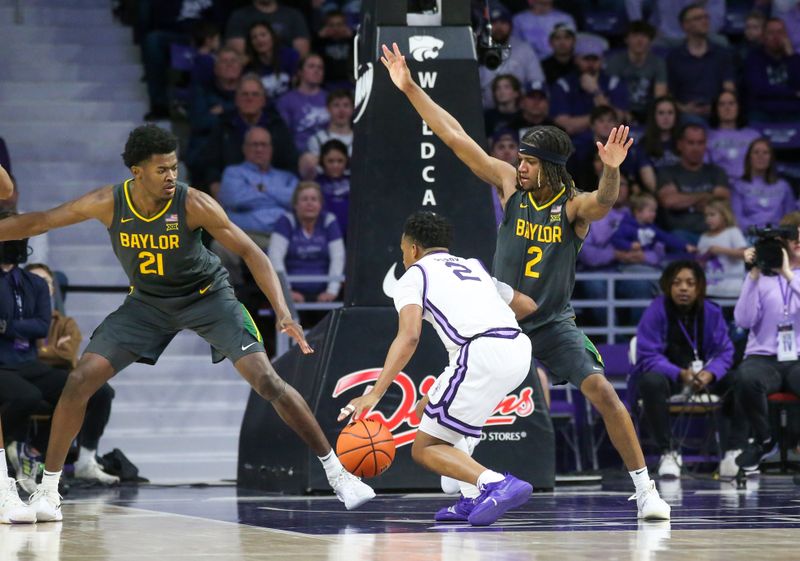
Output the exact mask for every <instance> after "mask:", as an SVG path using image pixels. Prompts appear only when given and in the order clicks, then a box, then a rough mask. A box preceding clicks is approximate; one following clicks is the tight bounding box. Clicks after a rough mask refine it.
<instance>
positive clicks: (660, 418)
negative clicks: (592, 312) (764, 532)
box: [631, 261, 739, 477]
mask: <svg viewBox="0 0 800 561" xmlns="http://www.w3.org/2000/svg"><path fill="white" fill-rule="evenodd" d="M660 285H661V290H662V292H663V295H661V296H658V297H657V298H656V299H655V300H653V302H652V303H651V304H650V306H649V307H648V308H647V309H646V310H645V312H644V315H643V316H642V320H641V321H640V322H639V326H638V327H637V329H636V365H635V366H634V371H633V374H632V380H631V381H632V385H634V386H635V388H636V390H638V395H639V396H640V397H641V399H642V411H643V413H644V417H645V419H646V421H647V425H648V428H649V430H650V434H651V436H652V437H653V438H654V439H655V441H656V445H657V446H658V448H659V452H660V453H661V460H660V462H659V466H658V475H659V476H661V477H680V474H681V465H682V464H683V460H682V458H681V453H680V450H679V449H678V447H677V445H678V443H677V442H675V441H674V439H673V435H672V431H671V430H670V423H669V398H670V396H672V395H676V394H681V393H683V395H684V396H685V397H686V398H688V397H689V396H691V395H692V394H695V393H705V392H707V391H710V392H712V393H714V394H716V395H724V394H725V393H726V392H727V390H728V389H729V388H730V387H731V386H732V385H733V376H727V374H728V369H729V368H730V367H731V364H732V363H733V344H732V343H731V340H730V337H728V326H727V323H726V321H725V318H724V317H723V315H722V310H721V309H720V307H719V306H718V305H716V304H714V303H713V302H711V301H709V300H707V299H706V293H705V292H706V279H705V274H704V273H703V269H702V268H701V267H700V265H699V264H698V263H696V262H695V261H673V262H672V263H670V264H669V265H667V267H666V268H665V269H664V272H663V274H662V275H661V280H660ZM735 417H736V416H734V418H735ZM737 436H738V435H737ZM738 444H739V442H738V441H735V442H734V441H732V442H730V443H729V445H728V449H730V448H731V447H732V446H736V445H738ZM734 474H735V470H734Z"/></svg>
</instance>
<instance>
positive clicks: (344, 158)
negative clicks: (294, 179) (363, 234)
mask: <svg viewBox="0 0 800 561" xmlns="http://www.w3.org/2000/svg"><path fill="white" fill-rule="evenodd" d="M320 163H321V164H322V173H320V174H319V175H317V179H316V181H317V183H318V184H319V186H320V189H321V190H322V197H323V199H324V202H325V210H327V211H328V212H330V213H332V214H333V215H334V216H335V217H336V221H337V222H338V223H339V227H340V228H341V230H342V237H344V238H346V237H347V223H348V220H347V215H348V211H349V209H350V170H349V167H350V156H349V154H348V148H347V146H346V145H345V144H344V143H343V142H342V141H341V140H338V139H336V138H333V139H331V140H328V141H327V142H326V143H325V144H323V145H322V148H321V152H320Z"/></svg>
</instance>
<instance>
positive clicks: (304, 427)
mask: <svg viewBox="0 0 800 561" xmlns="http://www.w3.org/2000/svg"><path fill="white" fill-rule="evenodd" d="M176 148H177V140H176V138H175V137H174V136H173V135H172V134H170V133H169V132H167V131H165V130H163V129H160V128H158V127H156V126H154V125H147V126H142V127H138V128H136V129H134V130H133V132H131V134H130V136H129V138H128V141H127V143H126V145H125V152H124V153H123V155H122V157H123V160H124V162H125V165H126V166H127V167H128V168H129V169H130V170H131V173H132V175H133V178H132V179H129V180H127V181H125V182H124V183H120V184H118V185H113V186H106V187H101V188H100V189H97V190H95V191H92V192H90V193H88V194H86V195H84V196H82V197H80V198H78V199H75V200H73V201H70V202H68V203H65V204H63V205H61V206H59V207H56V208H54V209H51V210H48V211H44V212H31V213H27V214H20V215H17V216H13V217H11V218H7V219H5V220H2V221H0V241H5V240H16V239H22V238H27V237H30V236H35V235H38V234H42V233H44V232H47V231H49V230H55V229H56V228H62V227H64V226H69V225H71V224H76V223H78V222H83V221H85V220H89V219H92V218H93V219H95V220H99V221H100V222H102V223H103V224H104V225H105V226H106V228H108V232H109V235H110V236H111V244H112V246H113V247H114V252H115V253H116V255H117V257H118V259H119V261H120V264H121V265H122V267H123V268H124V269H125V272H126V274H127V275H128V278H129V279H130V284H131V288H130V293H129V294H128V297H127V298H126V299H125V301H124V302H123V304H122V306H120V308H119V309H118V310H116V311H115V312H113V313H112V314H110V315H109V316H108V317H107V318H106V319H105V320H104V321H103V323H102V324H101V325H100V326H99V327H98V328H97V329H96V330H95V332H94V333H93V334H92V340H91V342H90V343H89V345H88V347H87V348H86V350H85V352H84V354H83V356H82V357H81V359H80V361H79V362H78V365H77V366H76V367H75V369H74V370H73V371H72V372H70V374H69V378H68V380H67V384H66V386H65V387H64V391H63V392H62V394H61V398H60V399H59V401H58V405H57V406H56V409H55V412H54V414H53V421H52V429H51V433H50V443H49V445H48V448H47V457H46V459H45V472H44V476H43V478H42V483H41V485H40V486H39V488H38V489H37V491H36V492H35V493H34V494H33V495H32V496H31V500H30V504H31V506H32V507H33V508H34V509H35V510H36V517H37V520H38V521H39V522H45V521H58V520H61V519H62V515H61V497H60V496H59V495H58V480H59V477H60V475H61V469H62V467H63V465H64V460H65V458H66V455H67V451H68V450H69V446H70V443H71V442H72V440H73V439H74V438H75V436H76V435H77V433H78V430H79V429H80V427H81V424H82V422H83V417H84V413H85V410H86V403H87V401H88V400H89V398H90V397H91V396H92V395H93V394H94V393H95V391H97V389H98V388H100V387H101V386H102V385H103V384H104V383H105V382H106V381H108V380H109V379H110V378H111V377H112V376H114V375H115V374H116V373H117V372H119V371H120V370H122V369H123V368H125V367H126V366H127V365H129V364H131V363H132V362H134V361H141V362H146V363H149V364H155V362H156V360H158V357H159V355H160V354H161V353H162V351H163V350H164V349H165V348H166V346H167V345H168V344H169V342H170V341H171V340H172V338H173V337H174V336H175V335H176V334H177V333H178V332H179V331H181V330H182V329H190V330H192V331H195V332H196V333H197V334H198V335H200V336H201V337H203V338H204V339H205V340H206V341H208V342H209V343H210V344H211V346H212V349H213V352H214V356H215V357H216V359H219V360H221V359H222V358H223V357H227V358H229V359H230V360H231V361H232V362H233V364H234V366H235V367H236V369H237V370H238V371H239V373H240V374H241V375H242V377H243V378H244V379H245V380H247V381H248V382H249V383H250V385H251V386H252V387H253V389H254V390H255V391H256V392H258V394H259V395H260V396H261V397H263V398H264V399H265V400H267V401H269V402H270V403H272V405H273V407H275V409H276V411H277V412H278V414H279V415H280V417H281V419H283V420H284V421H285V422H286V423H287V424H288V425H289V426H290V427H291V428H292V429H293V430H294V431H295V432H296V433H297V434H298V435H299V436H300V438H302V439H303V441H304V442H305V443H306V444H307V445H308V446H309V448H311V450H313V451H314V453H315V454H316V455H317V456H318V457H319V458H320V461H321V462H322V466H323V468H324V469H325V473H326V475H327V476H328V481H329V482H330V484H331V486H332V487H333V489H334V491H335V492H336V494H337V496H338V497H339V499H340V500H341V501H342V502H344V503H345V506H346V507H347V508H348V509H352V508H356V507H358V506H360V505H361V504H363V503H365V502H366V501H368V500H369V499H371V498H373V497H374V496H375V492H374V491H373V490H372V489H371V488H370V487H369V486H367V485H366V484H364V483H362V482H361V481H360V480H359V479H358V478H356V477H354V476H352V475H350V474H349V473H348V472H347V471H346V470H345V469H344V468H343V467H342V465H341V463H340V462H339V459H338V458H337V457H336V454H334V452H333V450H332V448H331V445H330V443H329V442H328V440H327V439H326V438H325V435H324V434H323V432H322V429H321V428H320V426H319V424H318V423H317V421H316V419H315V418H314V416H313V415H312V413H311V410H310V409H309V408H308V405H307V404H306V402H305V401H304V400H303V398H302V397H301V396H300V394H299V393H297V391H296V390H295V389H294V388H292V387H291V386H289V385H288V384H287V383H286V382H285V381H284V380H282V379H281V378H280V376H278V374H277V373H276V372H275V370H274V369H273V367H272V365H271V364H270V362H269V360H268V359H267V354H266V352H265V351H264V345H263V343H262V339H261V334H260V333H259V332H258V329H257V328H256V327H255V324H254V323H253V321H252V318H251V317H250V314H249V313H248V312H247V310H246V309H245V308H244V306H242V305H241V304H240V303H239V302H238V301H237V299H236V297H235V295H234V293H233V289H232V288H231V285H230V284H229V283H228V273H227V272H226V271H225V269H224V268H223V267H222V266H221V265H220V261H219V259H218V258H217V257H216V256H215V255H214V254H212V253H210V252H209V251H208V250H207V249H206V248H205V247H204V246H203V244H202V243H201V241H200V237H201V233H202V230H206V231H207V232H208V233H209V234H211V235H212V236H213V237H214V238H215V239H216V240H217V242H219V243H220V244H222V246H224V247H225V248H226V249H228V250H230V251H231V252H233V253H235V254H236V255H239V256H240V257H241V258H242V259H243V261H244V262H245V263H246V264H247V266H248V268H249V269H250V272H251V273H252V274H253V278H254V279H255V280H256V283H257V284H258V286H259V288H260V289H261V290H262V292H263V293H264V294H265V295H266V297H267V299H269V301H270V303H271V304H272V307H273V309H274V310H275V313H276V315H277V317H278V325H279V327H280V328H281V330H282V331H284V332H285V333H287V334H288V335H289V336H291V337H292V338H293V339H294V340H295V341H296V342H297V343H298V345H299V346H300V349H301V350H302V351H303V352H304V353H311V352H313V351H312V349H311V347H310V346H309V345H308V343H307V342H306V340H305V337H304V335H303V330H302V328H301V327H300V325H298V324H297V323H295V322H294V321H293V320H292V318H291V316H290V314H289V310H288V308H287V306H286V301H285V300H284V297H283V294H282V292H281V288H280V282H279V280H278V277H277V276H276V274H275V271H274V269H273V268H272V265H271V264H270V262H269V259H267V257H266V255H265V254H264V252H263V251H262V250H261V249H260V248H259V247H258V246H257V245H256V244H255V243H253V241H252V240H251V239H250V238H249V237H247V235H246V234H245V233H244V232H242V231H241V230H240V229H239V228H238V227H237V226H235V225H234V224H233V223H232V222H231V221H230V220H229V219H228V217H227V216H226V215H225V212H224V211H223V210H222V207H220V206H219V204H217V202H216V201H214V199H212V198H211V197H210V196H208V195H206V194H205V193H202V192H200V191H197V190H195V189H192V188H190V187H188V186H187V185H185V184H183V183H179V182H178V181H177V170H178V158H177V156H176V154H175V150H176ZM198 414H202V409H201V410H198Z"/></svg>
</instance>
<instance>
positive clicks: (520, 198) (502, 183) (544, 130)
mask: <svg viewBox="0 0 800 561" xmlns="http://www.w3.org/2000/svg"><path fill="white" fill-rule="evenodd" d="M383 55H384V56H383V58H382V59H381V60H382V62H383V64H384V66H386V68H387V69H388V70H389V74H390V76H391V79H392V81H393V82H394V84H395V85H396V86H397V87H398V89H400V90H401V91H402V92H403V93H404V94H405V95H406V97H407V98H408V100H409V101H410V102H411V104H412V105H413V106H414V109H416V110H417V112H418V113H419V115H420V116H421V117H422V119H423V120H424V121H425V122H426V123H427V124H428V126H429V127H430V128H431V130H432V131H433V132H434V133H435V134H436V135H437V136H438V137H439V138H440V139H441V140H442V141H443V142H444V143H445V144H446V145H447V146H448V147H449V148H450V149H451V150H453V152H455V154H456V156H458V158H459V159H460V160H461V161H462V162H464V163H465V164H466V165H467V166H469V168H470V169H471V170H472V172H473V173H475V175H477V176H478V177H480V178H481V179H483V180H484V181H486V182H487V183H489V184H491V185H493V186H494V187H495V188H496V189H497V193H498V195H499V197H500V202H501V203H502V205H503V208H504V211H505V215H504V217H503V222H502V224H501V225H500V229H499V232H498V235H497V248H496V250H495V258H494V275H495V276H496V277H497V278H498V279H499V280H501V281H503V282H505V283H507V284H510V285H511V286H512V287H513V288H515V289H517V290H519V291H520V292H522V293H523V294H526V295H528V296H530V297H531V298H533V299H534V301H536V303H537V305H538V307H539V308H538V310H537V311H536V312H535V313H534V314H533V315H532V316H530V317H529V318H526V319H525V320H523V321H522V322H521V323H520V325H521V326H522V327H523V329H524V330H525V333H526V334H527V335H528V336H529V337H530V338H531V343H532V347H533V355H534V357H536V359H537V360H538V361H540V362H541V363H542V364H543V365H544V366H545V367H546V368H547V369H548V370H549V372H550V374H551V376H552V377H553V378H554V379H555V380H556V381H557V382H566V381H569V382H572V383H573V384H574V385H575V386H577V387H578V388H580V390H581V392H582V393H583V394H584V395H585V396H586V397H587V399H589V400H590V401H591V402H592V404H593V405H594V406H595V407H596V408H597V410H598V411H599V412H600V414H601V415H602V417H603V421H604V422H605V425H606V430H607V431H608V434H609V436H610V438H611V442H612V443H613V444H614V446H615V448H616V449H617V451H618V452H619V453H620V455H621V456H622V460H623V462H624V463H625V466H626V467H627V469H628V471H629V473H630V474H631V478H632V479H633V482H634V484H635V486H636V494H635V495H634V496H635V497H636V501H637V506H638V511H639V517H640V518H645V519H668V518H669V516H670V508H669V505H667V504H666V503H665V502H664V501H663V500H662V499H661V497H659V496H658V491H657V490H656V488H655V483H654V482H653V481H651V480H650V476H649V474H648V472H647V466H646V465H645V462H644V455H643V454H642V448H641V446H640V445H639V441H638V439H637V437H636V432H635V431H634V428H633V423H632V422H631V418H630V415H629V414H628V411H627V410H626V409H625V406H624V405H623V404H622V402H621V401H620V399H619V396H618V395H617V392H616V391H614V388H613V387H612V386H611V384H610V383H609V382H608V380H607V379H606V377H605V376H604V374H603V366H602V360H601V358H600V356H599V354H598V353H597V350H596V349H595V348H594V346H593V345H592V344H591V343H590V342H589V340H588V339H587V338H586V336H585V335H584V334H583V332H582V331H580V330H579V329H578V328H577V327H576V326H575V321H574V317H573V312H572V307H571V306H570V304H569V298H570V296H571V295H572V288H573V284H574V280H575V260H576V257H577V254H578V251H580V248H581V244H582V243H583V240H584V238H585V237H586V234H587V233H588V232H589V225H590V224H591V223H592V222H593V221H595V220H599V219H600V218H602V217H604V216H605V215H606V214H608V211H609V210H611V208H612V207H613V206H614V202H615V201H616V200H617V194H618V192H619V173H620V172H619V166H620V164H622V162H623V161H624V160H625V157H626V155H627V153H628V149H629V148H630V147H631V145H632V143H633V139H629V138H628V132H629V129H628V127H624V126H620V127H615V128H614V129H613V130H612V131H611V134H610V136H609V138H608V141H607V142H606V143H605V144H602V143H600V142H598V143H597V150H598V152H599V155H600V159H601V160H602V162H603V175H602V177H601V179H600V185H599V186H598V189H597V191H595V192H593V193H582V192H579V191H577V190H576V189H575V187H574V183H573V181H572V178H571V177H570V176H569V173H567V171H566V168H565V164H566V162H567V159H568V158H569V156H570V155H571V154H572V152H573V151H574V148H573V146H572V142H571V141H570V139H569V136H567V134H566V133H565V132H564V131H562V130H561V129H558V128H556V127H534V128H533V129H532V130H531V131H529V132H528V133H526V134H525V136H524V137H523V138H522V142H521V144H520V151H519V165H518V166H517V167H516V168H515V167H514V166H512V165H510V164H508V163H506V162H503V161H501V160H498V159H496V158H492V157H490V156H489V155H488V154H486V152H485V151H484V150H483V149H482V148H481V147H480V146H479V145H478V144H477V143H476V142H475V141H474V140H473V139H472V138H470V137H469V135H467V133H466V132H465V131H464V129H463V127H462V126H461V125H460V124H459V123H458V121H456V120H455V119H454V118H453V116H452V115H450V114H449V113H447V111H445V110H444V109H442V108H441V107H440V106H438V105H437V104H436V103H435V102H434V101H433V100H432V99H431V98H430V97H429V96H428V94H426V93H425V92H424V91H423V90H422V88H420V87H419V86H418V85H417V84H416V83H415V82H414V80H413V78H412V77H411V73H410V72H409V70H408V67H407V65H406V62H405V58H404V57H403V55H402V53H401V52H400V50H399V49H398V47H397V45H396V44H394V45H393V46H392V49H389V48H388V47H386V45H384V46H383ZM632 498H633V497H632Z"/></svg>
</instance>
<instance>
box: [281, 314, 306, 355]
mask: <svg viewBox="0 0 800 561" xmlns="http://www.w3.org/2000/svg"><path fill="white" fill-rule="evenodd" d="M278 327H280V330H281V333H286V334H287V335H288V336H289V337H291V338H292V339H294V340H295V342H296V343H297V344H298V345H299V346H300V350H301V351H303V354H304V355H308V354H311V353H313V352H314V349H312V348H311V345H309V344H308V341H306V336H305V334H303V328H302V327H301V326H300V324H299V323H297V322H296V321H294V320H293V319H292V318H286V319H282V320H280V321H279V322H278Z"/></svg>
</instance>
